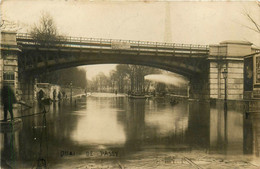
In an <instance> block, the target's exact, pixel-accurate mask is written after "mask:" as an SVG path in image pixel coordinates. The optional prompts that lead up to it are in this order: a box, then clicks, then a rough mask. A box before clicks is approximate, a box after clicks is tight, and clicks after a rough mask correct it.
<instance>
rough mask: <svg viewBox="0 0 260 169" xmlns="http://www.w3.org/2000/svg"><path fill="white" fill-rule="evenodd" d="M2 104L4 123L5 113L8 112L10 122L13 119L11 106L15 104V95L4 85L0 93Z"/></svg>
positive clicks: (5, 119)
mask: <svg viewBox="0 0 260 169" xmlns="http://www.w3.org/2000/svg"><path fill="white" fill-rule="evenodd" d="M1 97H2V98H1V99H2V104H3V106H4V121H7V113H8V111H9V113H10V116H11V120H13V119H14V116H13V104H14V103H16V99H15V95H14V92H13V90H12V89H11V87H9V86H7V85H5V84H4V86H3V88H2V91H1Z"/></svg>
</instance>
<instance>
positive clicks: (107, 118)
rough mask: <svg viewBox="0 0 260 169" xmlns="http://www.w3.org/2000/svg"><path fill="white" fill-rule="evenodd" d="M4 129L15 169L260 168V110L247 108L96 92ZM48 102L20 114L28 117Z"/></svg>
mask: <svg viewBox="0 0 260 169" xmlns="http://www.w3.org/2000/svg"><path fill="white" fill-rule="evenodd" d="M45 107H46V110H47V114H39V115H35V116H28V117H23V118H22V120H23V126H22V127H21V128H19V129H17V130H15V131H13V132H5V133H4V132H2V133H1V135H0V139H1V147H0V148H1V163H3V165H4V164H6V165H8V166H11V167H13V168H37V167H38V168H40V167H41V166H42V167H44V166H45V165H46V166H47V168H93V169H94V168H96V169H101V168H230V167H231V168H233V167H235V168H258V167H259V166H258V163H257V162H258V161H259V160H260V159H259V157H258V156H259V150H260V148H259V146H260V145H259V144H260V141H259V140H260V127H259V126H260V124H259V121H260V115H259V114H252V115H251V114H250V116H246V115H245V110H244V106H243V105H242V106H240V105H233V106H230V105H229V106H228V110H227V113H226V116H225V113H224V107H223V103H217V104H214V105H210V103H208V102H205V103H203V102H191V101H190V102H188V101H182V102H179V103H178V104H175V105H172V104H170V102H169V101H167V100H164V99H129V98H128V97H125V96H124V95H117V96H116V95H115V94H104V93H103V94H102V93H94V94H92V95H91V96H89V97H87V98H85V99H84V98H82V99H79V100H77V102H76V104H75V102H74V101H73V102H72V103H70V102H69V101H62V102H60V103H54V104H52V105H50V106H45ZM41 111H42V108H38V106H35V107H34V108H33V109H30V110H26V111H23V112H22V113H16V114H15V116H26V115H30V114H32V113H39V112H41Z"/></svg>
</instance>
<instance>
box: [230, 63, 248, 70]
mask: <svg viewBox="0 0 260 169" xmlns="http://www.w3.org/2000/svg"><path fill="white" fill-rule="evenodd" d="M228 67H229V68H242V69H243V68H244V62H234V63H228Z"/></svg>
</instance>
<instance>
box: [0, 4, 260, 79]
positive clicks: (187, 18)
mask: <svg viewBox="0 0 260 169" xmlns="http://www.w3.org/2000/svg"><path fill="white" fill-rule="evenodd" d="M167 9H168V10H167ZM44 12H45V13H49V14H50V15H51V16H52V17H53V18H54V21H55V22H56V26H57V28H58V30H59V32H60V33H61V34H62V35H67V36H82V37H91V38H112V39H126V40H145V41H158V42H173V43H185V44H201V45H209V44H218V43H219V42H221V41H225V40H244V41H250V42H252V43H254V44H255V45H257V46H260V34H257V33H255V32H254V31H252V30H249V29H248V28H246V27H245V26H244V25H246V26H252V25H251V23H250V22H249V21H248V19H247V18H246V17H245V15H244V13H245V12H249V13H250V14H251V15H252V17H253V18H255V20H256V21H259V23H260V8H259V7H258V5H257V3H256V1H239V2H235V1H185V2H180V1H171V2H168V3H166V2H165V1H149V0H146V1H131V2H130V1H128V2H126V1H120V2H119V1H106V0H103V1H94V0H91V1H87V0H86V1H85V0H4V1H3V0H2V2H1V19H4V20H6V21H8V22H12V23H15V24H16V25H18V26H17V27H19V30H18V31H19V32H26V31H28V30H29V29H30V27H31V26H32V25H33V24H36V23H37V22H38V20H39V17H40V16H41V14H42V13H44ZM6 23H7V22H6ZM14 29H15V28H14ZM113 68H115V65H101V66H97V67H95V66H87V75H88V78H89V79H91V78H92V77H93V76H94V75H96V74H97V73H98V72H99V71H103V72H104V73H105V74H108V72H109V71H110V70H111V69H113Z"/></svg>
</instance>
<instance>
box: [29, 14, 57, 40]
mask: <svg viewBox="0 0 260 169" xmlns="http://www.w3.org/2000/svg"><path fill="white" fill-rule="evenodd" d="M30 34H31V36H32V38H33V39H35V41H36V42H38V43H39V44H41V45H51V44H53V43H54V42H55V41H58V40H60V36H59V34H58V31H57V27H56V25H55V22H54V20H53V18H52V17H51V16H50V15H49V14H48V13H43V14H42V16H41V18H40V22H39V24H35V25H34V26H33V27H32V29H31V31H30Z"/></svg>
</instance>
